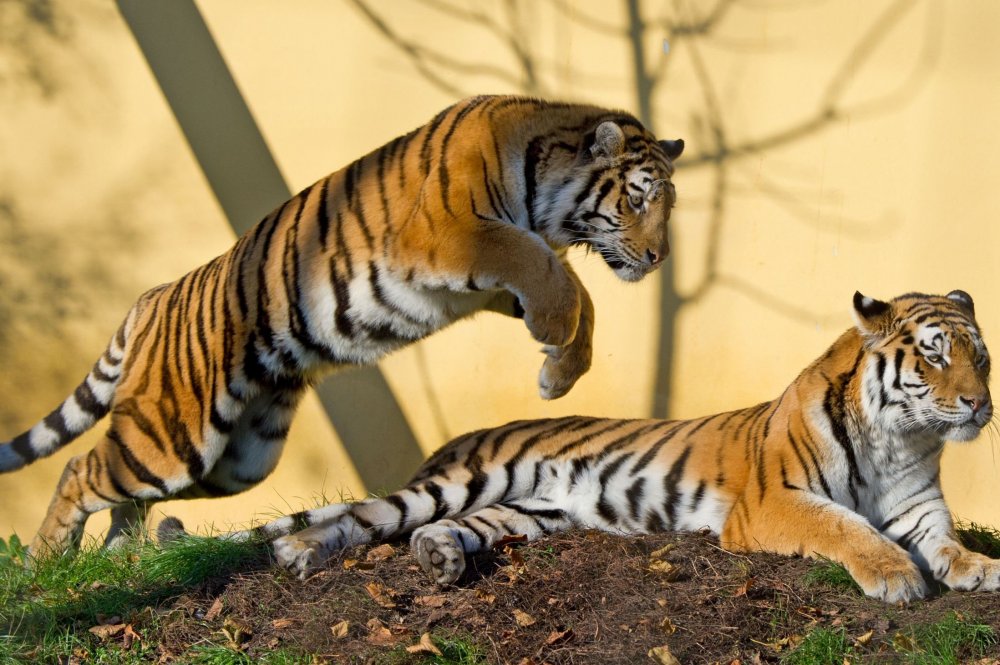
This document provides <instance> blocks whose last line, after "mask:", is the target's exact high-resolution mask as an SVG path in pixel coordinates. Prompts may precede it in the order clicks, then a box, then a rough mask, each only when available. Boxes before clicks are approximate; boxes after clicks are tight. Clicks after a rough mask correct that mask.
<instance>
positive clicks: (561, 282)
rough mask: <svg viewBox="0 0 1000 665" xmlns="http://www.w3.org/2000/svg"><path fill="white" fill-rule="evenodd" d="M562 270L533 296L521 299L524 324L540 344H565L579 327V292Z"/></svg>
mask: <svg viewBox="0 0 1000 665" xmlns="http://www.w3.org/2000/svg"><path fill="white" fill-rule="evenodd" d="M560 270H562V269H561V268H560ZM562 273H563V274H562V276H561V277H559V278H553V280H552V282H551V283H548V284H546V285H545V286H544V287H542V290H541V291H540V292H539V293H537V294H534V297H532V298H530V299H526V300H524V301H523V303H524V325H526V326H527V327H528V330H529V331H530V332H531V336H532V337H534V338H535V339H536V340H538V341H539V342H541V343H542V344H549V345H552V346H566V345H567V344H569V343H571V342H572V341H573V339H574V338H575V337H576V331H577V328H579V326H580V312H581V304H580V291H579V289H577V287H576V284H575V283H574V282H573V280H572V279H570V277H569V275H567V274H566V271H565V270H562Z"/></svg>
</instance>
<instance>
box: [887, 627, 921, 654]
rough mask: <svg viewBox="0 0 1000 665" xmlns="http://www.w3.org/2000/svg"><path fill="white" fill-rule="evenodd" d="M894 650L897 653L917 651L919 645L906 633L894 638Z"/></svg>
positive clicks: (898, 634) (897, 634)
mask: <svg viewBox="0 0 1000 665" xmlns="http://www.w3.org/2000/svg"><path fill="white" fill-rule="evenodd" d="M892 648H893V649H895V650H896V651H903V652H906V651H910V652H912V651H916V650H917V648H918V647H917V643H916V642H914V641H913V638H912V637H911V636H910V635H907V634H906V633H902V632H900V633H896V634H895V635H893V636H892Z"/></svg>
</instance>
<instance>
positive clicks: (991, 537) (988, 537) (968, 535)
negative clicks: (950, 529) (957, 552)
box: [955, 522, 1000, 559]
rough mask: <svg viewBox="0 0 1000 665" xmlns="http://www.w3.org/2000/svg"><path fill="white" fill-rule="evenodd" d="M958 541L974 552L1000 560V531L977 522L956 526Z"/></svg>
mask: <svg viewBox="0 0 1000 665" xmlns="http://www.w3.org/2000/svg"><path fill="white" fill-rule="evenodd" d="M956 527H957V528H956V529H955V530H956V532H957V533H958V540H959V541H960V542H961V543H962V544H963V545H965V546H966V547H968V548H969V549H970V550H972V551H973V552H979V553H980V554H985V555H986V556H988V557H992V558H994V559H996V558H1000V530H998V529H995V528H993V527H991V526H984V525H982V524H976V523H975V522H969V523H962V522H960V523H959V524H957V525H956Z"/></svg>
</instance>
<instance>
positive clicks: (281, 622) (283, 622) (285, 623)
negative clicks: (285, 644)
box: [271, 619, 295, 630]
mask: <svg viewBox="0 0 1000 665" xmlns="http://www.w3.org/2000/svg"><path fill="white" fill-rule="evenodd" d="M294 623H295V619H275V620H274V621H272V622H271V628H274V629H275V630H281V629H282V628H288V627H289V626H291V625H293V624H294Z"/></svg>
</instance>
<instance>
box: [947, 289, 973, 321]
mask: <svg viewBox="0 0 1000 665" xmlns="http://www.w3.org/2000/svg"><path fill="white" fill-rule="evenodd" d="M947 298H948V300H953V301H954V302H956V303H957V304H958V306H959V307H961V308H962V309H964V310H966V311H968V312H969V314H971V315H972V316H975V315H976V305H975V304H974V303H973V302H972V296H970V295H969V294H968V293H966V292H965V291H962V290H961V289H955V290H954V291H952V292H951V293H949V294H948V296H947Z"/></svg>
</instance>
